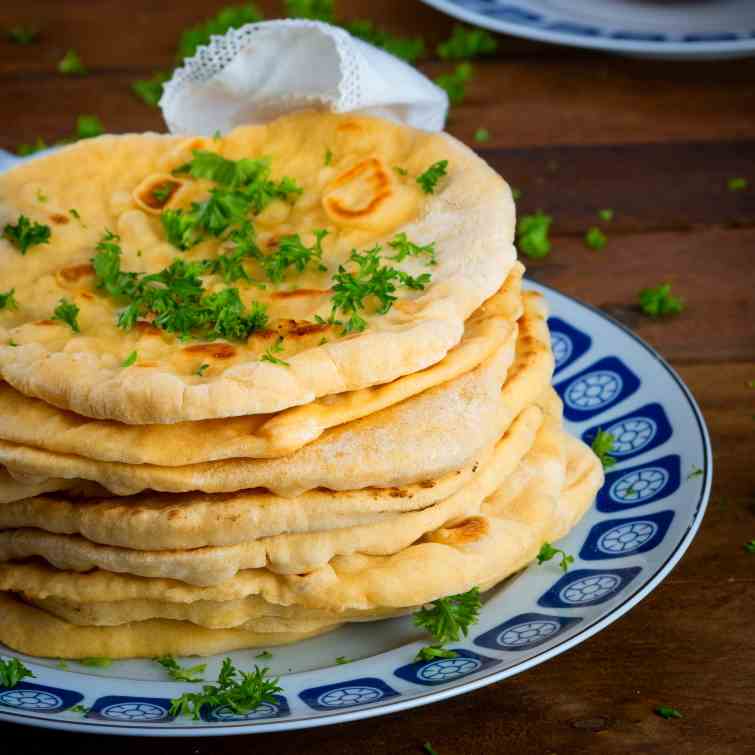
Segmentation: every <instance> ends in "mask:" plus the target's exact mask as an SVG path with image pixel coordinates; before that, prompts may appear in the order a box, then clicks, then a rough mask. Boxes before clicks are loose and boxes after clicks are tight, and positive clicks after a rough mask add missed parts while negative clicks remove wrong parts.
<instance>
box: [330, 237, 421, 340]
mask: <svg viewBox="0 0 755 755" xmlns="http://www.w3.org/2000/svg"><path fill="white" fill-rule="evenodd" d="M381 251H382V247H381V246H380V245H376V246H374V247H373V248H372V249H368V250H367V251H365V252H358V251H357V250H356V249H354V250H353V251H352V252H351V256H350V257H349V262H350V263H351V264H352V269H351V270H347V269H346V267H344V266H343V265H339V266H338V272H337V273H336V274H335V275H334V276H333V285H332V287H331V288H332V291H333V296H332V299H331V302H332V311H331V315H330V322H331V323H336V324H338V325H341V327H342V329H343V334H344V335H345V334H347V333H353V332H361V331H363V330H364V329H365V328H366V327H367V322H366V320H365V319H364V318H363V317H362V316H361V314H360V312H362V311H364V310H365V308H366V300H367V299H369V298H370V297H374V298H375V299H377V301H378V304H379V305H378V309H377V313H378V314H381V315H384V314H386V313H387V312H388V311H389V310H390V308H391V307H392V306H393V302H394V301H396V299H397V298H398V297H397V296H396V295H395V292H396V285H397V284H398V285H402V286H405V287H406V288H409V289H413V290H422V289H424V288H425V286H426V285H427V284H428V283H429V282H430V273H422V275H418V276H416V277H415V276H412V275H409V273H405V272H403V271H402V270H397V269H396V268H394V267H389V266H388V265H382V264H381V257H380V253H381ZM338 312H341V313H342V314H344V315H348V318H349V319H348V320H347V321H346V322H345V323H344V322H342V321H341V320H337V319H336V314H337V313H338Z"/></svg>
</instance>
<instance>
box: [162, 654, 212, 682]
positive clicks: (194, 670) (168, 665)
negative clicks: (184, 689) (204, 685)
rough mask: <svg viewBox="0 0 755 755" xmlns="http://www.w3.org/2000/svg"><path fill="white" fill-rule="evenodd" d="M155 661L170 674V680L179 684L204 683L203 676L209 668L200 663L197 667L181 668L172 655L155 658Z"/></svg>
mask: <svg viewBox="0 0 755 755" xmlns="http://www.w3.org/2000/svg"><path fill="white" fill-rule="evenodd" d="M154 661H155V663H159V664H160V665H161V666H162V667H163V668H164V669H165V670H166V671H167V672H168V675H169V676H170V678H171V679H175V681H177V682H190V683H192V684H198V683H199V682H203V681H204V679H203V678H202V674H204V672H205V669H206V668H207V664H206V663H199V664H197V665H196V666H181V665H180V664H179V663H178V661H177V660H176V659H175V658H174V657H173V656H172V655H163V656H160V658H155V659H154Z"/></svg>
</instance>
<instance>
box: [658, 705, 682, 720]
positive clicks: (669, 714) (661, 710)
mask: <svg viewBox="0 0 755 755" xmlns="http://www.w3.org/2000/svg"><path fill="white" fill-rule="evenodd" d="M654 712H655V713H656V714H657V715H659V716H660V717H661V718H665V719H666V720H667V721H668V720H669V719H671V718H682V714H681V713H680V712H679V711H678V710H677V709H676V708H670V707H668V706H666V705H659V706H658V707H657V708H655V710H654Z"/></svg>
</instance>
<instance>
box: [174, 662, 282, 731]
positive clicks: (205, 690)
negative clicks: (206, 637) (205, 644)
mask: <svg viewBox="0 0 755 755" xmlns="http://www.w3.org/2000/svg"><path fill="white" fill-rule="evenodd" d="M268 671H269V669H266V668H260V667H259V666H255V667H254V671H249V672H247V671H240V670H239V669H237V668H236V667H235V666H234V665H233V662H232V661H231V659H230V658H225V659H224V660H223V665H222V667H221V669H220V673H219V674H218V679H217V683H216V684H205V685H204V686H203V687H202V690H201V692H185V693H184V694H183V695H181V696H180V697H177V698H175V699H173V700H171V705H170V713H171V715H174V716H181V715H183V716H191V717H192V718H193V719H194V720H195V721H197V720H199V713H200V711H201V710H202V708H203V707H204V706H207V707H209V708H219V707H221V706H228V707H229V708H230V709H231V710H232V711H233V712H234V713H238V714H239V715H243V714H245V713H251V712H252V711H254V710H256V709H257V708H258V707H259V706H260V705H262V703H274V702H275V701H276V699H275V695H276V693H278V692H281V691H282V688H281V687H280V686H279V685H278V679H277V678H269V677H268Z"/></svg>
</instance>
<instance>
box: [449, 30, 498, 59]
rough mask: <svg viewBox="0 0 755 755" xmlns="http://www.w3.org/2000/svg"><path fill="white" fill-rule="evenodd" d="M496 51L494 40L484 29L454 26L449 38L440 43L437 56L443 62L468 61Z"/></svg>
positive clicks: (496, 44)
mask: <svg viewBox="0 0 755 755" xmlns="http://www.w3.org/2000/svg"><path fill="white" fill-rule="evenodd" d="M497 49H498V42H497V41H496V38H495V37H494V36H493V35H492V34H491V33H490V32H489V31H486V30H485V29H476V28H470V27H468V26H462V25H461V24H456V25H455V26H454V30H453V33H452V34H451V36H450V38H449V39H447V40H446V41H445V42H441V43H440V44H439V45H438V47H437V51H438V55H439V56H440V57H441V58H442V59H443V60H468V59H470V58H479V57H481V56H483V55H492V54H493V53H494V52H495V51H496V50H497Z"/></svg>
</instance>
